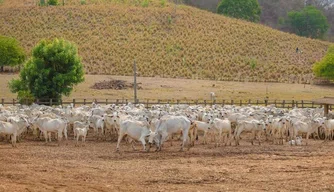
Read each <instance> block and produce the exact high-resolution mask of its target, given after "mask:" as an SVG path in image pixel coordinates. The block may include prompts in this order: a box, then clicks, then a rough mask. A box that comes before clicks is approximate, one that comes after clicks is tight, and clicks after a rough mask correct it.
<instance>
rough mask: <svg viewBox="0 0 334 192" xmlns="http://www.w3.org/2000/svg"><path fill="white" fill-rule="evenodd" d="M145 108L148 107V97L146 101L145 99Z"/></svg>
mask: <svg viewBox="0 0 334 192" xmlns="http://www.w3.org/2000/svg"><path fill="white" fill-rule="evenodd" d="M146 109H148V99H147V101H146Z"/></svg>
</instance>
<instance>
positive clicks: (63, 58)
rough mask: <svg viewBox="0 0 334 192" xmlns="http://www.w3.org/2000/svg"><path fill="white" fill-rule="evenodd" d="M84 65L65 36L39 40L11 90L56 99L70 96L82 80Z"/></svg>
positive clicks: (11, 84)
mask: <svg viewBox="0 0 334 192" xmlns="http://www.w3.org/2000/svg"><path fill="white" fill-rule="evenodd" d="M83 75H84V72H83V66H82V63H81V59H80V57H79V56H78V51H77V47H76V46H74V45H73V44H72V43H70V42H68V41H66V40H64V39H54V40H52V41H48V40H42V41H40V42H39V43H38V44H37V45H36V46H35V47H34V49H33V52H32V57H31V58H30V59H29V60H28V62H27V63H26V64H25V65H24V68H23V69H22V70H21V72H20V79H18V80H15V79H14V80H12V81H11V82H10V83H9V88H10V90H11V91H12V92H13V93H19V94H20V91H21V92H22V91H23V92H25V93H31V95H32V96H33V97H35V98H36V99H51V98H52V99H57V100H59V99H60V98H61V96H62V95H66V96H69V94H70V93H71V91H72V90H73V86H74V85H76V84H78V83H80V82H82V81H83V80H84V77H83Z"/></svg>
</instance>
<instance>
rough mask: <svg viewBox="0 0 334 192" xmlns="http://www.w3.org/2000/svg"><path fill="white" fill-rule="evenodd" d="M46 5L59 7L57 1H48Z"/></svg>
mask: <svg viewBox="0 0 334 192" xmlns="http://www.w3.org/2000/svg"><path fill="white" fill-rule="evenodd" d="M48 5H59V3H58V0H48Z"/></svg>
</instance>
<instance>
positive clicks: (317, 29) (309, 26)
mask: <svg viewBox="0 0 334 192" xmlns="http://www.w3.org/2000/svg"><path fill="white" fill-rule="evenodd" d="M288 19H289V24H290V27H291V28H292V30H293V31H294V32H295V33H296V34H297V35H299V36H304V37H312V38H322V37H323V36H324V34H325V33H326V32H327V30H328V28H329V25H328V21H327V18H326V17H325V15H324V14H323V13H322V12H321V11H320V10H318V9H317V8H315V7H313V6H307V7H305V8H304V9H303V10H301V11H300V12H298V11H291V12H289V13H288Z"/></svg>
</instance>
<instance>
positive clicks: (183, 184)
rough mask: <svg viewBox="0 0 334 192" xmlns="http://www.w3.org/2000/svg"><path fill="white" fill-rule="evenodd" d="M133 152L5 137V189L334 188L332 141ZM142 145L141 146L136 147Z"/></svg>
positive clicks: (1, 169)
mask: <svg viewBox="0 0 334 192" xmlns="http://www.w3.org/2000/svg"><path fill="white" fill-rule="evenodd" d="M173 143H174V145H173V146H170V143H169V142H167V143H166V144H165V146H164V149H163V151H161V152H154V151H153V150H152V151H151V152H149V153H145V152H141V151H133V150H132V149H131V146H130V145H128V144H126V143H125V142H122V143H121V152H120V153H117V152H116V151H115V148H116V144H115V143H111V142H110V141H109V142H106V141H96V140H94V139H92V138H90V139H88V141H87V144H86V146H84V147H75V146H74V141H73V140H69V141H68V142H67V144H65V143H62V144H61V145H60V146H57V144H56V142H53V143H50V144H47V145H45V144H44V142H42V141H33V140H31V139H26V140H25V141H23V142H21V143H19V144H18V147H17V148H12V147H11V146H10V144H8V143H5V142H0V191H6V192H7V191H334V180H333V179H334V142H329V143H323V141H315V140H312V141H311V142H310V143H309V145H308V146H292V147H291V146H288V145H287V144H285V145H284V146H277V145H272V144H270V143H264V144H263V145H261V146H258V145H254V146H252V145H250V143H249V141H247V140H242V141H241V146H238V147H235V146H226V147H225V146H224V147H219V148H215V147H214V146H213V144H208V145H201V144H198V145H195V147H193V148H191V149H190V150H189V151H185V152H178V150H179V143H177V142H173ZM136 146H137V149H138V150H141V149H142V148H141V145H140V144H137V145H136Z"/></svg>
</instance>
